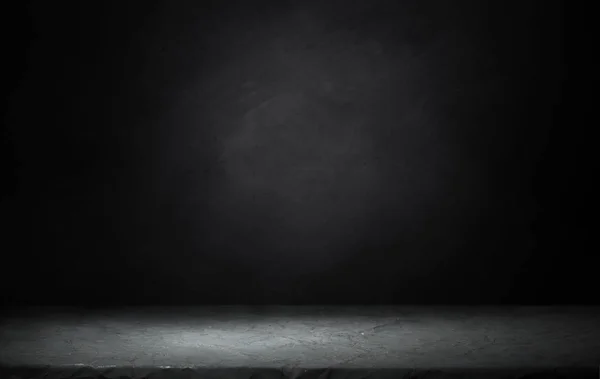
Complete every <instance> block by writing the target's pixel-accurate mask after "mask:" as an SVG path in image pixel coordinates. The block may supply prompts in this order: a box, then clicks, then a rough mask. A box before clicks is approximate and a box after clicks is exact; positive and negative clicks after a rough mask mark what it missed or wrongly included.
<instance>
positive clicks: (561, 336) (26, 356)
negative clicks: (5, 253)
mask: <svg viewBox="0 0 600 379" xmlns="http://www.w3.org/2000/svg"><path fill="white" fill-rule="evenodd" d="M35 313H36V312H34V311H31V312H30V313H29V314H28V315H27V316H21V317H18V318H17V317H13V318H7V319H5V320H4V321H3V323H2V325H1V326H0V365H3V366H52V367H59V366H60V367H65V366H66V367H75V366H88V367H95V368H107V367H173V368H212V367H219V368H227V367H230V368H235V367H250V368H252V367H259V368H281V367H300V368H322V367H328V368H427V369H432V368H436V367H439V368H471V369H508V368H512V367H536V368H557V367H574V366H577V367H594V366H597V365H598V364H599V363H600V323H599V322H598V321H599V320H600V310H598V309H583V308H572V309H567V308H511V309H491V308H490V309H481V308H406V307H404V308H392V307H388V308H381V307H376V308H358V307H356V308H348V307H346V308H328V307H268V308H260V309H258V308H241V307H220V308H175V309H167V308H162V309H159V308H153V309H142V310H140V309H123V310H119V311H108V312H107V311H105V312H98V311H96V312H90V313H88V314H83V313H81V312H79V313H74V312H73V311H68V310H53V311H52V312H49V311H48V310H45V311H43V312H41V311H38V315H37V316H36V315H35ZM42 314H43V316H42Z"/></svg>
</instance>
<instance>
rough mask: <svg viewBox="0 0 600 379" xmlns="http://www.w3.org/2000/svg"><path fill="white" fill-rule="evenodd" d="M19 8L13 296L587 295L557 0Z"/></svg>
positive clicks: (11, 154) (580, 155)
mask: <svg viewBox="0 0 600 379" xmlns="http://www.w3.org/2000/svg"><path fill="white" fill-rule="evenodd" d="M173 3H176V4H173ZM250 3H251V5H250ZM349 3H351V4H349ZM3 17H5V18H6V22H5V23H4V25H5V28H6V30H5V38H6V42H5V44H4V52H5V54H4V58H3V60H4V63H7V64H8V65H9V66H10V68H9V69H5V70H4V74H5V80H6V81H7V82H5V84H6V85H5V88H8V89H9V91H8V96H7V97H6V98H5V99H6V101H5V109H4V110H5V111H4V118H3V120H4V124H3V133H4V136H3V137H4V138H3V145H2V154H3V162H4V164H6V168H5V170H4V172H5V174H4V175H3V176H4V177H5V178H6V179H8V180H5V181H4V184H3V192H2V202H1V206H2V223H3V225H2V229H1V230H2V235H3V238H2V258H1V259H2V264H1V267H2V275H1V277H2V279H1V281H2V283H1V284H2V296H3V298H4V301H5V302H8V303H12V304H53V305H59V304H61V305H66V304H70V305H95V304H103V305H106V304H115V305H118V304H131V305H134V304H148V303H152V304H158V303H160V304H231V303H235V304H266V303H278V304H315V303H325V304H334V303H350V304H375V303H379V304H381V303H388V304H390V303H395V304H406V303H412V304H415V303H420V304H432V303H436V304H459V303H475V304H481V303H486V304H499V303H503V304H504V303H524V304H540V303H545V304H564V303H570V304H577V303H587V304H591V303H594V302H597V296H594V291H593V290H592V289H593V288H594V287H595V286H594V284H595V278H594V276H595V271H596V270H595V268H594V265H593V261H594V260H593V256H594V255H595V254H594V253H593V252H594V251H595V248H594V246H595V243H594V244H593V243H592V240H591V235H590V231H591V221H590V220H589V219H590V218H591V216H590V215H588V213H591V212H588V211H586V206H587V205H588V204H589V199H590V198H591V196H590V194H591V184H592V181H593V176H594V175H593V171H592V164H591V163H590V159H589V158H590V157H591V148H590V146H591V144H592V142H591V141H590V140H591V138H590V137H589V136H587V135H586V134H585V133H584V132H585V125H592V124H593V122H591V120H590V119H588V117H589V116H590V115H591V113H592V112H591V111H589V109H591V108H590V106H591V105H592V99H593V97H592V96H588V95H587V94H586V91H587V90H588V86H589V85H588V82H587V80H589V77H588V79H587V80H585V78H586V75H585V73H586V72H587V71H586V70H587V68H588V67H591V62H586V61H585V60H583V59H580V57H579V54H578V53H577V51H576V50H575V49H574V48H572V47H571V46H572V45H571V40H572V39H573V38H574V37H573V36H572V34H571V32H570V30H571V29H569V28H568V27H567V22H570V21H573V20H572V19H573V18H575V16H574V15H573V12H572V10H568V9H565V8H564V6H563V3H562V2H558V1H543V2H542V1H526V2H516V1H515V2H503V1H496V2H481V1H454V2H449V1H448V2H445V1H435V0H426V1H401V2H397V1H383V0H368V1H367V0H365V1H362V0H359V1H354V2H347V1H292V0H282V1H277V2H276V1H271V2H267V1H253V2H244V1H231V0H227V1H213V2H206V1H205V2H192V1H182V2H168V1H164V2H159V1H154V2H148V3H147V4H145V5H141V3H140V4H134V3H133V2H116V1H115V2H111V1H109V2H82V3H78V4H68V5H67V4H66V3H61V4H54V3H52V4H51V3H48V2H42V1H39V2H22V3H14V4H13V6H12V8H10V9H8V10H7V11H6V12H4V16H3ZM569 17H571V20H569ZM575 23H578V22H577V19H576V18H575ZM580 42H582V41H580ZM584 44H585V42H584ZM586 65H587V66H586Z"/></svg>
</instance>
